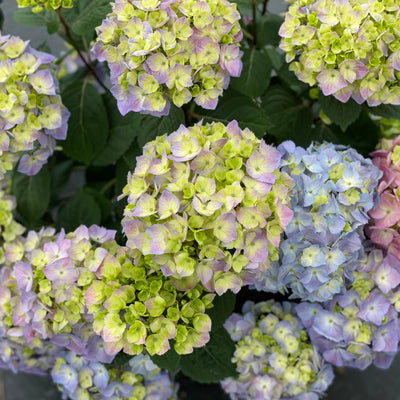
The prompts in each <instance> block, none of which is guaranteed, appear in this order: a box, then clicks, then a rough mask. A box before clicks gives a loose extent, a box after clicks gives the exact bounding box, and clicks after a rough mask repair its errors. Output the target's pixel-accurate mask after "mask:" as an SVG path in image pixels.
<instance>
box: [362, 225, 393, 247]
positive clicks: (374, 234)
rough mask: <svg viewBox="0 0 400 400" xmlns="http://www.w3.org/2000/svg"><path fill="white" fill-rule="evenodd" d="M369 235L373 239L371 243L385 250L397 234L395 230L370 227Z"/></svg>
mask: <svg viewBox="0 0 400 400" xmlns="http://www.w3.org/2000/svg"><path fill="white" fill-rule="evenodd" d="M367 233H368V236H369V238H370V239H371V242H373V243H376V244H378V245H379V246H383V247H384V248H385V249H387V246H388V245H389V244H390V243H391V242H392V241H393V239H394V237H395V235H396V234H397V232H396V231H395V230H394V229H390V228H385V229H381V228H376V227H369V228H368V231H367Z"/></svg>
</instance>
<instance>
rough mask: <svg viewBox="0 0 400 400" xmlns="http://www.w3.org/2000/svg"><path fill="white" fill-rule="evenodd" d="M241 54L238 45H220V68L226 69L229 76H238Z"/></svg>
mask: <svg viewBox="0 0 400 400" xmlns="http://www.w3.org/2000/svg"><path fill="white" fill-rule="evenodd" d="M242 56H243V52H242V51H240V49H239V47H238V46H235V45H226V44H224V45H223V46H222V47H221V55H220V65H221V68H222V69H225V70H227V71H228V72H229V74H230V75H231V76H234V77H239V76H240V74H241V73H242V68H243V63H242V61H241V58H242Z"/></svg>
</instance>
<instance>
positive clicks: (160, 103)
mask: <svg viewBox="0 0 400 400" xmlns="http://www.w3.org/2000/svg"><path fill="white" fill-rule="evenodd" d="M111 4H112V7H113V11H112V12H111V13H110V14H108V16H107V18H106V19H105V20H104V21H103V23H102V25H101V26H100V27H98V28H97V41H96V44H95V45H94V47H93V51H94V54H95V55H96V58H97V59H98V60H99V61H107V63H108V65H109V67H110V72H111V83H112V84H113V87H112V89H111V92H112V93H113V95H114V97H115V98H116V99H117V102H118V108H119V110H120V112H121V114H123V115H125V114H126V113H127V112H129V111H137V112H141V113H143V114H152V115H155V116H161V115H167V114H168V112H169V109H170V104H171V102H172V103H173V104H175V105H176V106H178V107H181V106H182V105H183V104H186V103H188V102H189V101H190V100H191V99H192V98H194V99H195V102H196V104H198V105H199V106H201V107H203V108H206V109H215V107H216V106H217V102H218V97H219V96H221V95H222V91H223V90H224V89H226V88H227V87H228V85H229V80H230V76H236V77H237V76H239V75H240V73H241V69H242V62H241V60H240V59H241V56H242V52H241V51H240V50H239V42H240V41H241V39H242V36H243V34H242V32H241V30H240V25H239V19H240V15H239V13H238V11H237V9H236V4H234V3H230V2H229V1H228V0H201V1H198V0H196V1H188V0H173V1H171V0H137V1H132V0H116V1H115V3H111Z"/></svg>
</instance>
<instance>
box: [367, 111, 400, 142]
mask: <svg viewBox="0 0 400 400" xmlns="http://www.w3.org/2000/svg"><path fill="white" fill-rule="evenodd" d="M373 119H374V120H375V122H376V123H377V124H378V126H379V130H380V137H381V138H383V139H394V138H395V137H396V136H399V135H400V120H399V119H394V118H380V117H376V116H373ZM386 147H388V146H387V145H386Z"/></svg>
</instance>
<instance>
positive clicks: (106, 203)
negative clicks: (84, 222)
mask: <svg viewBox="0 0 400 400" xmlns="http://www.w3.org/2000/svg"><path fill="white" fill-rule="evenodd" d="M84 191H85V192H86V193H88V194H90V195H91V196H92V197H93V198H94V199H95V200H96V203H97V205H98V206H99V208H100V213H101V224H102V225H104V224H105V222H106V221H107V219H108V217H109V216H110V213H111V210H112V203H111V200H110V199H108V198H107V197H106V196H104V194H102V193H100V192H99V191H98V190H96V189H93V188H90V187H87V188H85V189H84Z"/></svg>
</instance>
